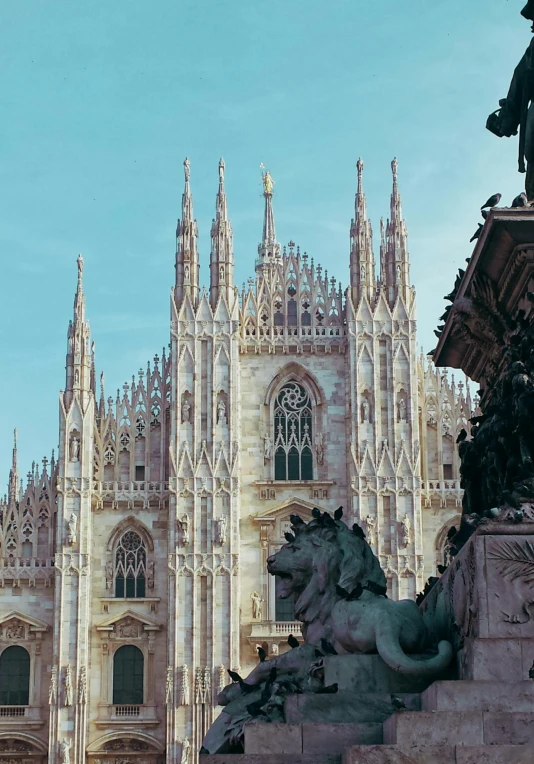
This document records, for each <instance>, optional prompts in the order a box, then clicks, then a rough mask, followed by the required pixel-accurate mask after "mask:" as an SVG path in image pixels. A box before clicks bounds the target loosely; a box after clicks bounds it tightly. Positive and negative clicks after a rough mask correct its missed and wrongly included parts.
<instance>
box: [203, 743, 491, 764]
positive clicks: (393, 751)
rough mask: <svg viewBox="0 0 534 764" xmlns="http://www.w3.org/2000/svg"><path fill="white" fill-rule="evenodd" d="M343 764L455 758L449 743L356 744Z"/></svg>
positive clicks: (437, 763) (451, 763) (439, 763)
mask: <svg viewBox="0 0 534 764" xmlns="http://www.w3.org/2000/svg"><path fill="white" fill-rule="evenodd" d="M206 764H208V763H207V762H206ZM210 764H211V763H210ZM247 764H248V762H247ZM251 764H252V763H251ZM343 764H456V760H455V750H454V746H449V745H431V746H420V745H415V746H401V747H396V746H392V745H379V746H360V745H358V746H353V747H352V748H348V749H347V750H346V751H345V753H344V754H343ZM477 764H480V762H477ZM484 764H485V763H484Z"/></svg>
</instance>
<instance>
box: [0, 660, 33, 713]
mask: <svg viewBox="0 0 534 764" xmlns="http://www.w3.org/2000/svg"><path fill="white" fill-rule="evenodd" d="M29 698H30V654H29V653H28V651H27V650H25V649H24V648H23V647H15V646H14V647H8V648H6V649H5V650H4V652H3V653H2V655H0V706H27V705H28V704H29V702H30V700H29Z"/></svg>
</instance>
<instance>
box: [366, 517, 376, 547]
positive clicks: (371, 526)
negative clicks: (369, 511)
mask: <svg viewBox="0 0 534 764" xmlns="http://www.w3.org/2000/svg"><path fill="white" fill-rule="evenodd" d="M365 528H366V531H367V541H368V542H369V543H370V544H374V542H375V535H376V520H375V518H374V517H373V516H372V515H367V517H366V518H365Z"/></svg>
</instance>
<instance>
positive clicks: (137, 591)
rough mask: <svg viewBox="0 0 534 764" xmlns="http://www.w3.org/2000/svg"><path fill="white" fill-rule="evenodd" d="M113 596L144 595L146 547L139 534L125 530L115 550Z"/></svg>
mask: <svg viewBox="0 0 534 764" xmlns="http://www.w3.org/2000/svg"><path fill="white" fill-rule="evenodd" d="M114 573H115V596H116V597H144V596H145V592H146V547H145V544H144V541H143V539H142V538H141V536H140V535H139V534H138V533H136V532H135V531H132V530H127V531H125V532H124V533H123V534H122V536H121V537H120V539H119V542H118V544H117V548H116V550H115V570H114Z"/></svg>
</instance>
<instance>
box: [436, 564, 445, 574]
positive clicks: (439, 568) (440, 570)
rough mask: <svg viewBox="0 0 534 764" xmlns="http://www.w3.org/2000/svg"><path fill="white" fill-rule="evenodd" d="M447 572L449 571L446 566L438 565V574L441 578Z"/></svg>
mask: <svg viewBox="0 0 534 764" xmlns="http://www.w3.org/2000/svg"><path fill="white" fill-rule="evenodd" d="M446 570H447V566H446V565H438V573H439V574H440V576H442V575H443V574H444V573H445V571H446Z"/></svg>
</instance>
